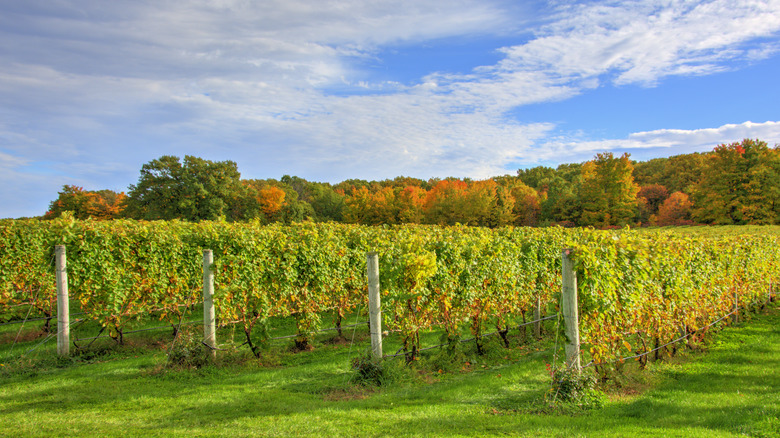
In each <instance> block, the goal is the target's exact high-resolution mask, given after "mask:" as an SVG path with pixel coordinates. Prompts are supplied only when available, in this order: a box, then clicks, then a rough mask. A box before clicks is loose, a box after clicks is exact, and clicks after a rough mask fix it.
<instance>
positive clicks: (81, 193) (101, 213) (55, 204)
mask: <svg viewBox="0 0 780 438" xmlns="http://www.w3.org/2000/svg"><path fill="white" fill-rule="evenodd" d="M126 199H127V196H126V195H125V194H124V192H121V193H117V192H114V191H112V190H98V191H90V190H84V188H83V187H78V186H73V185H65V186H63V187H62V191H61V192H58V196H57V199H55V200H54V201H52V202H51V204H49V211H47V212H46V214H45V215H44V216H43V217H44V219H54V218H57V217H60V216H61V215H62V214H63V213H64V212H66V211H69V212H71V213H72V214H73V217H74V218H76V219H87V218H93V219H98V220H110V219H116V218H118V217H120V216H121V214H122V212H123V211H124V208H125V201H126Z"/></svg>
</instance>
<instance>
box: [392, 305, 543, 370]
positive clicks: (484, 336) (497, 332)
mask: <svg viewBox="0 0 780 438" xmlns="http://www.w3.org/2000/svg"><path fill="white" fill-rule="evenodd" d="M557 317H558V315H557V314H555V315H550V316H545V317H544V318H540V319H537V320H534V321H529V322H524V323H522V324H520V325H517V326H515V327H509V328H507V329H506V330H496V331H494V332H490V333H486V334H484V335H482V336H479V337H476V336H475V337H473V338H469V339H461V340H459V341H458V342H459V343H467V342H472V341H476V340H477V339H482V338H487V337H489V336H493V335H497V334H499V333H507V332H509V331H510V330H517V329H519V328H521V327H525V326H528V325H531V324H536V323H540V322H542V321H547V320H550V319H555V318H557ZM447 345H451V344H450V343H449V342H447V343H444V344H439V345H433V346H430V347H425V348H420V349H419V350H417V352H418V353H419V352H422V351H428V350H433V349H436V348H441V347H445V346H447ZM401 350H403V348H401V349H400V350H398V351H396V352H395V354H389V355H385V356H383V359H384V358H393V357H400V356H406V355H407V354H408V352H404V353H401Z"/></svg>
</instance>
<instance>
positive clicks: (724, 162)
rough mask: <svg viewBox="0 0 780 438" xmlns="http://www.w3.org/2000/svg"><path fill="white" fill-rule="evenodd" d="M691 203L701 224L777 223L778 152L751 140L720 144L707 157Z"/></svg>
mask: <svg viewBox="0 0 780 438" xmlns="http://www.w3.org/2000/svg"><path fill="white" fill-rule="evenodd" d="M693 204H694V208H693V218H694V219H695V220H696V221H699V222H703V223H711V224H721V225H728V224H776V223H780V150H778V148H777V147H775V148H774V149H770V148H769V147H768V146H767V144H766V142H763V141H760V140H751V139H745V140H742V142H735V143H731V144H728V145H727V144H721V145H719V146H718V147H716V148H715V150H714V151H713V153H712V154H710V155H709V156H708V159H707V167H706V171H705V172H704V175H703V177H702V179H701V182H700V183H699V184H698V185H697V186H696V187H695V190H694V193H693Z"/></svg>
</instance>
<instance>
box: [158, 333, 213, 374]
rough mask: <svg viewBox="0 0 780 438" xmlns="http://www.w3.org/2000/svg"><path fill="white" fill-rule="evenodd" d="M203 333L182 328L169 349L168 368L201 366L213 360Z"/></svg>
mask: <svg viewBox="0 0 780 438" xmlns="http://www.w3.org/2000/svg"><path fill="white" fill-rule="evenodd" d="M202 337H203V336H202V334H200V333H197V332H196V331H195V330H193V329H190V328H187V329H182V330H181V331H180V332H179V333H178V335H177V336H176V337H175V338H174V339H173V341H172V343H171V346H170V347H169V349H168V362H167V363H166V367H167V368H196V369H197V368H201V367H204V366H206V365H208V364H209V363H210V362H211V354H210V351H209V348H208V347H207V346H205V345H204V344H203V342H202Z"/></svg>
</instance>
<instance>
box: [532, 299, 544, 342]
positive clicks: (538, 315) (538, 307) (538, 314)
mask: <svg viewBox="0 0 780 438" xmlns="http://www.w3.org/2000/svg"><path fill="white" fill-rule="evenodd" d="M540 319H542V299H541V298H539V297H536V304H535V305H534V321H536V322H534V337H535V338H536V339H541V338H542V322H541V321H539V320H540Z"/></svg>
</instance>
